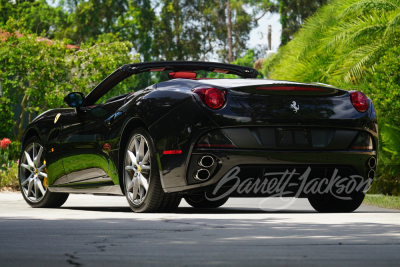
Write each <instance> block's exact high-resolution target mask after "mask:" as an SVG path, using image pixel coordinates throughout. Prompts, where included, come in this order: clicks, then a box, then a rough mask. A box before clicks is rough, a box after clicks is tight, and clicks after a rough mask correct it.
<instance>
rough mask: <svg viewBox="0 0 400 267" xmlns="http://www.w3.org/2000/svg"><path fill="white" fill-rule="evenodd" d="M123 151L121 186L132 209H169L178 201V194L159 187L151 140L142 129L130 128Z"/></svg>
mask: <svg viewBox="0 0 400 267" xmlns="http://www.w3.org/2000/svg"><path fill="white" fill-rule="evenodd" d="M125 144H126V145H125V149H124V150H123V151H124V161H123V165H122V166H121V167H122V168H123V169H122V171H123V186H124V187H123V188H124V190H125V196H126V198H127V200H128V203H129V206H130V207H131V209H132V210H133V211H135V212H171V211H173V210H175V209H176V208H177V207H178V206H179V203H180V201H181V196H180V195H177V194H166V193H165V192H164V191H163V189H162V187H161V180H160V172H159V168H158V164H157V158H156V153H155V149H154V143H153V139H152V138H151V136H150V134H149V132H148V131H147V130H146V129H144V128H137V129H135V130H133V131H132V133H131V135H130V137H129V138H128V139H127V140H126V143H125Z"/></svg>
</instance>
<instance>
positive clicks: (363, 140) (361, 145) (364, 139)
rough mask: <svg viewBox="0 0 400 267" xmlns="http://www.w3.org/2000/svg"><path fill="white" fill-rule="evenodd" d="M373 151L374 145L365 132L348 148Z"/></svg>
mask: <svg viewBox="0 0 400 267" xmlns="http://www.w3.org/2000/svg"><path fill="white" fill-rule="evenodd" d="M373 149H374V144H373V142H372V138H371V136H370V135H369V134H368V133H366V132H360V133H359V134H358V135H357V137H356V139H355V140H354V142H353V144H352V145H351V147H350V150H373Z"/></svg>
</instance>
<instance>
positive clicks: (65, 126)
mask: <svg viewBox="0 0 400 267" xmlns="http://www.w3.org/2000/svg"><path fill="white" fill-rule="evenodd" d="M107 115H108V112H107V111H106V110H104V109H102V108H101V107H97V106H92V107H84V108H81V109H80V111H79V112H77V113H76V112H75V110H71V111H70V112H69V113H68V114H66V118H64V120H63V123H62V129H61V132H60V139H61V149H62V153H63V157H62V159H63V165H64V170H65V173H66V174H67V177H68V182H69V183H76V182H80V181H85V180H89V179H93V178H99V179H100V180H105V181H107V180H109V179H108V178H107V170H108V163H104V161H101V160H100V157H99V153H98V150H99V143H98V140H99V134H100V132H99V124H100V123H101V119H99V117H100V118H101V117H104V118H106V117H107Z"/></svg>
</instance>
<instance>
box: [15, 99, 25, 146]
mask: <svg viewBox="0 0 400 267" xmlns="http://www.w3.org/2000/svg"><path fill="white" fill-rule="evenodd" d="M27 100H28V95H27V94H25V95H24V97H23V98H22V101H21V108H22V109H21V116H19V119H20V122H19V125H18V124H17V121H15V122H14V123H15V124H14V129H16V130H17V131H16V132H15V131H14V137H15V139H16V140H17V141H18V142H21V137H22V126H23V124H24V114H25V104H26V101H27Z"/></svg>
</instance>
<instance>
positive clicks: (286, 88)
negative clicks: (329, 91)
mask: <svg viewBox="0 0 400 267" xmlns="http://www.w3.org/2000/svg"><path fill="white" fill-rule="evenodd" d="M256 90H269V91H319V92H326V89H322V88H315V87H299V86H263V87H256Z"/></svg>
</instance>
